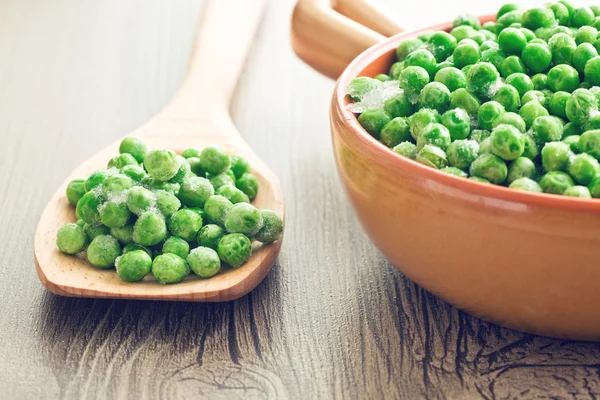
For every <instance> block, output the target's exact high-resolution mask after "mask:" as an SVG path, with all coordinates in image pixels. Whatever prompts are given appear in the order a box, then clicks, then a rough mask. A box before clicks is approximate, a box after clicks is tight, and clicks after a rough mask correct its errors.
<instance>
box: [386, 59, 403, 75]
mask: <svg viewBox="0 0 600 400" xmlns="http://www.w3.org/2000/svg"><path fill="white" fill-rule="evenodd" d="M403 70H404V61H401V62H395V63H393V64H392V66H391V67H390V70H389V73H388V74H389V76H390V77H391V78H392V80H398V79H400V73H401V72H402V71H403Z"/></svg>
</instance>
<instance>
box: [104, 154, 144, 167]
mask: <svg viewBox="0 0 600 400" xmlns="http://www.w3.org/2000/svg"><path fill="white" fill-rule="evenodd" d="M127 165H138V162H137V160H136V159H135V157H133V156H132V155H131V154H129V153H124V154H119V155H118V156H114V157H113V158H111V159H110V160H109V161H108V165H107V167H108V168H109V169H110V168H118V169H121V168H123V167H125V166H127Z"/></svg>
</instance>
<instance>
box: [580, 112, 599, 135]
mask: <svg viewBox="0 0 600 400" xmlns="http://www.w3.org/2000/svg"><path fill="white" fill-rule="evenodd" d="M594 129H600V113H599V112H593V113H591V114H590V116H589V118H588V120H587V121H586V123H585V124H584V125H583V131H584V132H586V131H591V130H594Z"/></svg>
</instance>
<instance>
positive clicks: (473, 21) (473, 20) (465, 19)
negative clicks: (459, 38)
mask: <svg viewBox="0 0 600 400" xmlns="http://www.w3.org/2000/svg"><path fill="white" fill-rule="evenodd" d="M452 26H453V27H455V28H456V27H457V26H470V27H473V28H477V29H479V28H480V27H481V24H480V23H479V20H478V19H477V17H475V16H474V15H472V14H463V15H459V16H458V17H456V18H455V19H454V21H453V22H452Z"/></svg>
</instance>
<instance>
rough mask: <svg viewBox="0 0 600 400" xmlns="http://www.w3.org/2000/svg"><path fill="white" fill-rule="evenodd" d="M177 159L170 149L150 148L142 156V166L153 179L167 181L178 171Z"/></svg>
mask: <svg viewBox="0 0 600 400" xmlns="http://www.w3.org/2000/svg"><path fill="white" fill-rule="evenodd" d="M179 166H180V165H179V160H178V159H177V155H176V154H175V153H174V152H173V151H171V150H164V149H163V150H152V151H150V152H149V153H148V154H146V156H145V157H144V168H146V171H148V174H150V176H151V177H152V178H153V179H156V180H158V181H168V180H169V179H171V178H172V177H173V176H175V174H176V173H177V171H179Z"/></svg>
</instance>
